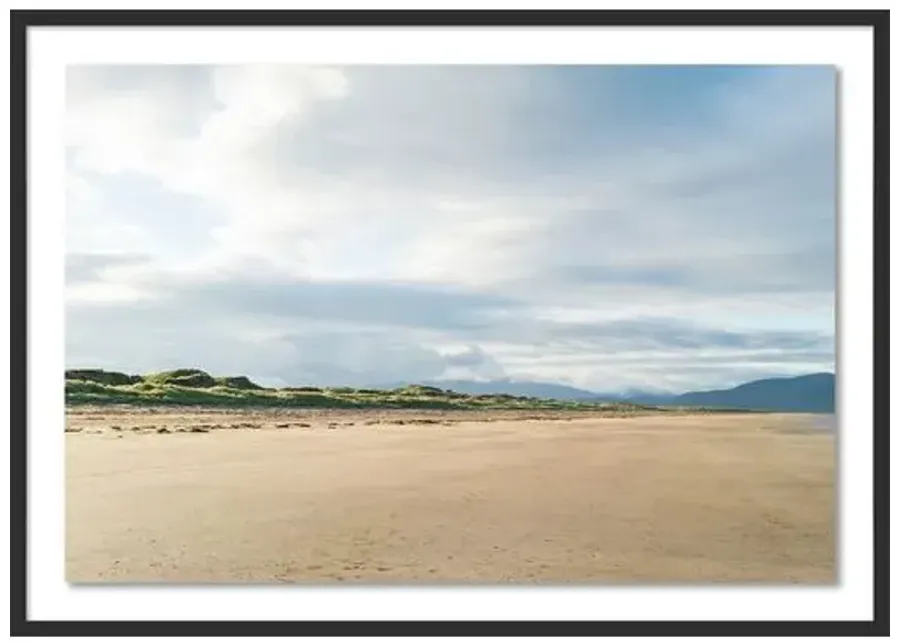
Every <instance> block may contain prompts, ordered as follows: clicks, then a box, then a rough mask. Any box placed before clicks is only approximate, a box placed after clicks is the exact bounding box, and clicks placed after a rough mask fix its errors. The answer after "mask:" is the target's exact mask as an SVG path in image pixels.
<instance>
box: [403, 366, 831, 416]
mask: <svg viewBox="0 0 900 643" xmlns="http://www.w3.org/2000/svg"><path fill="white" fill-rule="evenodd" d="M410 383H413V382H406V383H402V384H392V385H390V386H385V388H398V387H400V386H404V385H406V384H410ZM415 383H417V384H425V385H427V386H436V387H438V388H441V389H444V390H451V391H456V392H457V393H467V394H470V395H484V394H492V393H493V394H502V393H505V394H507V395H517V396H528V397H539V398H544V399H557V400H597V401H601V400H604V401H611V402H616V401H618V402H631V403H634V404H644V405H651V406H705V407H710V408H735V409H754V410H761V411H782V412H786V413H833V412H834V405H835V402H834V373H814V374H812V375H801V376H799V377H777V378H768V379H760V380H755V381H752V382H747V383H746V384H741V385H740V386H736V387H734V388H729V389H721V390H712V391H691V392H687V393H682V394H666V393H659V392H655V391H653V392H651V391H648V392H640V391H630V392H625V393H598V392H594V391H588V390H585V389H579V388H575V387H573V386H567V385H565V384H552V383H549V382H528V381H515V380H490V381H485V382H478V381H473V380H438V381H431V382H415Z"/></svg>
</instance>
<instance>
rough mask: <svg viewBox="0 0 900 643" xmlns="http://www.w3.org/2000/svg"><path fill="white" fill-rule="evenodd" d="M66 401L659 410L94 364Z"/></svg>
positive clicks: (72, 375) (72, 376) (71, 380)
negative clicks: (283, 384) (277, 382)
mask: <svg viewBox="0 0 900 643" xmlns="http://www.w3.org/2000/svg"><path fill="white" fill-rule="evenodd" d="M66 403H67V404H69V405H79V404H133V405H147V406H153V405H161V404H162V405H185V406H226V407H277V408H284V407H290V408H334V409H350V408H358V409H379V408H381V409H444V410H454V409H455V410H584V411H589V410H598V411H599V410H602V411H609V412H615V413H629V412H641V411H644V412H646V411H654V410H655V411H661V410H663V409H657V408H654V407H650V406H642V405H638V404H629V403H618V402H616V403H610V402H586V401H569V400H551V399H539V398H530V397H516V396H514V395H508V394H490V395H467V394H464V393H457V392H454V391H444V390H441V389H439V388H436V387H433V386H422V385H411V386H405V387H403V388H399V389H394V390H379V389H364V388H360V389H356V388H348V387H339V388H319V387H315V386H303V387H290V388H281V389H273V388H264V387H262V386H260V385H258V384H256V383H255V382H253V381H251V380H250V379H249V378H247V377H245V376H236V377H213V376H211V375H210V374H209V373H206V372H205V371H201V370H198V369H177V370H173V371H164V372H160V373H149V374H147V375H143V376H141V375H127V374H125V373H116V372H112V371H103V370H100V369H80V370H70V371H66ZM678 410H683V409H678ZM697 410H699V409H697Z"/></svg>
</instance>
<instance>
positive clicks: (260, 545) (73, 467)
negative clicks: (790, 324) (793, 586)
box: [66, 409, 836, 584]
mask: <svg viewBox="0 0 900 643" xmlns="http://www.w3.org/2000/svg"><path fill="white" fill-rule="evenodd" d="M471 420H475V421H471ZM401 421H402V422H403V423H402V424H401V423H399V422H401ZM817 427H819V428H817ZM820 427H821V425H820V424H817V423H815V422H814V418H812V417H810V416H801V415H796V416H790V415H750V414H748V415H694V416H668V415H666V416H663V415H657V416H642V417H632V418H591V417H584V415H583V414H582V415H579V416H577V417H566V416H565V415H564V414H563V415H560V414H556V415H553V414H549V415H548V414H544V415H543V416H541V415H540V414H522V413H518V414H516V413H495V414H490V413H487V414H481V415H479V416H473V415H472V414H457V415H452V414H446V413H402V412H397V413H393V412H379V413H361V412H358V411H355V412H345V413H331V412H320V413H314V412H313V413H304V412H293V413H291V412H279V413H275V412H257V413H234V412H233V413H227V414H226V413H217V412H212V411H178V412H175V411H159V412H155V411H154V412H148V411H131V412H129V411H122V410H114V409H113V410H110V409H106V410H103V409H75V410H71V411H70V413H69V414H68V418H67V427H66V431H67V433H66V451H67V455H66V457H67V464H66V466H67V470H66V475H67V512H66V530H67V531H66V574H67V580H68V581H70V582H79V583H80V582H98V581H99V582H110V581H111V582H147V581H154V582H160V581H161V582H192V583H198V582H255V583H260V582H306V583H317V584H319V583H325V582H328V583H346V584H350V583H360V582H367V583H381V584H386V583H405V582H419V583H440V582H465V583H497V582H509V583H552V584H559V583H613V582H615V583H622V582H638V583H642V584H648V583H686V582H702V583H708V582H713V581H730V582H743V583H746V582H751V581H752V582H765V583H788V582H791V583H796V582H812V583H833V582H835V569H836V565H835V544H834V538H835V535H834V523H835V508H834V448H835V447H834V435H833V432H832V431H829V430H826V429H822V428H820Z"/></svg>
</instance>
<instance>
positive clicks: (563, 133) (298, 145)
mask: <svg viewBox="0 0 900 643" xmlns="http://www.w3.org/2000/svg"><path fill="white" fill-rule="evenodd" d="M835 92H836V81H835V72H834V69H833V68H831V67H818V66H806V67H797V66H766V67H727V66H689V67H677V66H634V67H629V66H374V65H373V66H364V65H361V66H352V67H310V66H298V65H242V66H221V67H217V66H189V65H151V66H124V65H121V66H74V67H70V68H69V69H68V72H67V87H66V100H67V106H66V136H67V140H66V158H67V186H66V190H67V199H66V200H67V206H66V207H67V212H66V226H67V227H66V253H67V256H66V290H65V296H66V333H67V338H66V363H67V366H68V367H70V368H75V367H97V368H106V369H113V370H121V371H126V372H130V373H141V372H148V371H155V370H163V369H170V368H179V367H199V368H203V369H204V370H207V371H209V372H211V373H213V374H216V375H226V374H228V375H231V374H246V375H249V376H250V377H252V378H254V379H256V380H257V381H259V382H261V383H264V384H268V385H303V384H320V385H321V384H344V385H378V384H388V383H397V382H412V381H434V380H440V379H476V380H487V379H513V380H530V381H542V382H557V383H564V384H570V385H572V386H577V387H580V388H587V389H590V390H594V391H602V392H624V391H632V390H654V391H656V390H658V391H685V390H693V389H698V388H711V387H718V386H731V385H735V384H738V383H741V382H744V381H748V380H751V379H756V378H760V377H769V376H783V375H794V374H803V373H810V372H818V371H830V370H833V369H834V335H835V317H834V303H835V302H834V299H835V264H836V261H835V254H836V252H835V224H836V221H835V209H836V204H835V192H836V186H835V163H836V161H835V120H836V114H835V103H836V96H835Z"/></svg>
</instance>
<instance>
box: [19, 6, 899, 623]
mask: <svg viewBox="0 0 900 643" xmlns="http://www.w3.org/2000/svg"><path fill="white" fill-rule="evenodd" d="M10 14H11V15H10V36H11V47H10V52H11V68H10V71H11V102H10V105H11V130H10V132H11V146H10V167H11V197H10V245H11V249H10V257H11V262H10V295H11V297H10V327H11V334H10V409H11V417H10V449H11V463H10V464H11V467H10V471H11V476H10V488H11V497H10V508H11V515H10V520H11V531H10V559H11V574H10V599H11V609H10V623H11V634H12V635H14V636H130V635H138V636H170V635H180V636H201V635H202V636H246V635H253V636H261V635H262V636H271V635H293V636H301V635H307V636H309V635H320V636H323V635H324V636H354V635H355V636H412V635H414V636H425V635H435V636H470V635H480V636H497V635H505V636H546V635H556V636H560V635H563V636H565V635H579V636H584V635H593V636H600V635H620V636H621V635H624V636H635V635H638V636H653V635H660V636H710V635H715V636H727V635H742V636H770V635H781V636H847V635H887V634H888V633H889V600H888V599H889V567H890V566H889V488H890V485H889V475H890V472H889V465H890V462H889V452H890V450H889V413H890V411H889V395H890V394H889V370H888V369H889V366H888V359H889V358H888V354H889V296H890V295H889V250H890V247H889V192H890V186H889V154H890V152H889V147H888V146H889V118H890V116H889V101H890V99H889V82H890V80H889V71H890V70H889V66H890V62H889V28H890V27H889V15H890V12H889V11H887V10H881V11H806V10H802V11H801V10H790V11H768V10H767V11H706V10H695V11H676V10H672V11H669V10H667V11H655V10H652V11H599V10H598V11H586V10H579V11H552V10H529V11H525V10H522V11H498V10H485V11H471V10H466V11H451V10H439V11H425V10H421V11H419V10H416V11H408V10H392V11H387V10H352V11H243V10H241V11H194V10H190V11H169V10H165V11H105V10H101V11H11V12H10ZM45 26H61V27H72V26H90V27H124V26H142V27H148V26H210V27H221V26H254V27H260V26H306V27H316V26H322V27H324V26H331V27H373V26H392V27H401V26H402V27H428V26H440V27H448V26H449V27H453V26H528V27H551V26H552V27H575V26H603V27H614V26H642V27H643V26H667V27H671V26H691V27H710V28H714V27H730V26H741V27H747V26H751V27H752V26H791V27H797V26H809V27H822V26H848V27H853V26H855V27H860V26H862V27H871V28H872V29H873V36H874V38H873V41H874V47H873V50H872V56H873V62H874V139H873V140H874V158H873V159H872V161H873V164H874V203H873V206H874V239H873V244H874V265H873V270H874V311H873V313H874V329H873V330H874V345H873V347H872V349H873V354H874V400H873V403H874V418H875V423H874V427H873V436H874V451H873V453H872V458H873V466H874V478H873V480H872V485H873V491H874V498H875V502H874V553H875V561H874V588H873V589H874V605H873V612H874V618H873V619H872V620H871V621H828V620H822V621H787V622H785V621H781V622H774V621H773V622H765V621H746V622H737V621H715V620H709V621H679V622H660V621H643V622H641V621H630V622H626V621H578V622H576V621H559V622H550V621H546V622H533V621H493V622H471V621H470V622H467V621H444V622H438V621H380V622H362V621H343V622H340V621H331V622H326V621H296V622H291V621H281V622H263V621H260V622H253V621H241V622H235V621H194V622H185V621H178V622H176V621H142V622H139V621H38V620H32V619H29V617H28V605H27V583H28V574H27V568H26V567H27V564H26V560H27V559H26V549H27V532H28V528H27V519H28V516H27V505H26V497H27V473H28V472H27V457H26V456H27V453H26V448H27V447H26V443H27V430H28V416H27V403H26V394H27V372H28V371H27V369H28V355H27V338H28V332H29V331H28V315H27V305H28V279H27V277H28V275H27V234H28V202H27V196H26V190H27V184H28V177H27V172H26V167H27V163H26V160H27V153H28V150H27V140H26V124H27V108H28V105H27V66H28V51H27V32H28V29H29V28H30V27H45ZM854 162H862V159H859V160H855V161H854ZM856 216H859V215H856ZM854 430H857V431H863V430H867V427H864V426H854ZM824 617H827V614H823V618H824Z"/></svg>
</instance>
